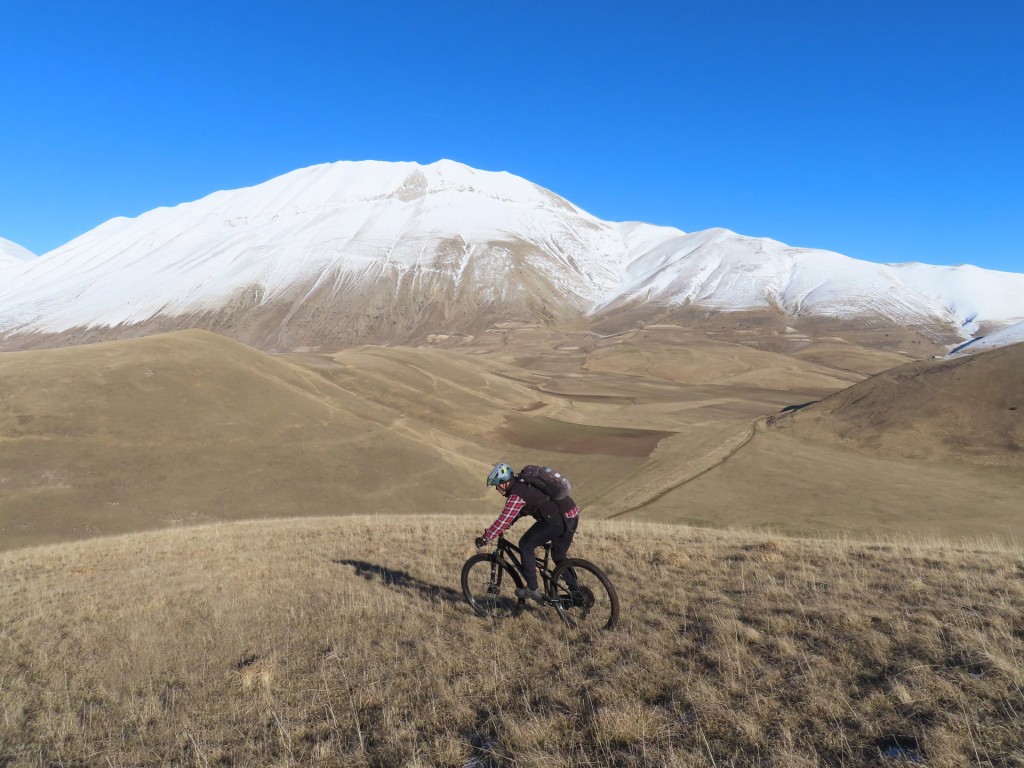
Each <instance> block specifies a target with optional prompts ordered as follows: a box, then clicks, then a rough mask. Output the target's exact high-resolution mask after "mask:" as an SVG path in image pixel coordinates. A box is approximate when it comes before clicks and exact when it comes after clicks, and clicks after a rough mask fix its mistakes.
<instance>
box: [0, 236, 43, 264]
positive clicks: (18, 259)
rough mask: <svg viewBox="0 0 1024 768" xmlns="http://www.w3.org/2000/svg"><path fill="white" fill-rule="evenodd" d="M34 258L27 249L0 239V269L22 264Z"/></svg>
mask: <svg viewBox="0 0 1024 768" xmlns="http://www.w3.org/2000/svg"><path fill="white" fill-rule="evenodd" d="M35 257H36V255H35V254H34V253H32V251H30V250H29V249H28V248H23V247H22V246H20V245H18V244H17V243H15V242H12V241H10V240H5V239H4V238H2V237H0V269H3V268H4V267H8V266H16V265H18V264H23V263H25V262H26V261H29V260H30V259H34V258H35Z"/></svg>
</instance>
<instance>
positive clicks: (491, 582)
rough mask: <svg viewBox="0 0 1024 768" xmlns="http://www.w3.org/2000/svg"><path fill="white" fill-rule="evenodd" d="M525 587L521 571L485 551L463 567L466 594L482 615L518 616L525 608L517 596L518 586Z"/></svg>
mask: <svg viewBox="0 0 1024 768" xmlns="http://www.w3.org/2000/svg"><path fill="white" fill-rule="evenodd" d="M521 586H522V580H521V579H520V578H519V574H518V573H516V572H515V571H514V570H513V569H512V567H511V566H509V564H508V563H506V562H504V561H502V560H499V559H497V558H496V557H495V556H494V555H491V554H487V553H484V552H481V553H480V554H478V555H473V556H472V557H471V558H469V560H467V561H466V564H465V565H464V566H462V595H463V597H465V598H466V602H467V603H469V604H470V606H471V607H472V608H473V610H474V611H476V613H477V615H478V616H484V617H485V618H492V619H502V618H508V617H510V616H515V615H516V614H517V613H519V612H520V611H521V610H522V608H523V606H522V603H521V602H520V600H519V598H518V597H516V587H521Z"/></svg>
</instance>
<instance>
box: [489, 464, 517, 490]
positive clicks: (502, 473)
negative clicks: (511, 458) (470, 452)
mask: <svg viewBox="0 0 1024 768" xmlns="http://www.w3.org/2000/svg"><path fill="white" fill-rule="evenodd" d="M514 475H515V472H513V471H512V467H510V466H509V465H508V464H495V465H494V468H493V469H492V470H491V471H490V472H488V473H487V484H488V485H495V486H497V485H501V484H502V483H507V482H509V481H510V480H511V479H512V477H513V476H514Z"/></svg>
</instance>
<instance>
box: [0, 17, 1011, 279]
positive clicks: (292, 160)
mask: <svg viewBox="0 0 1024 768" xmlns="http://www.w3.org/2000/svg"><path fill="white" fill-rule="evenodd" d="M1022 50H1024V3H1020V2H999V1H996V2H984V3H967V2H963V1H962V0H961V1H958V2H945V1H944V0H930V1H928V2H924V1H922V2H918V1H917V0H909V1H901V0H895V1H894V0H889V1H888V2H884V3H883V2H874V1H873V0H866V1H864V2H857V3H852V2H846V1H842V2H840V1H839V0H816V1H815V2H810V1H808V2H764V1H763V0H761V1H760V2H746V1H744V2H729V1H728V0H702V1H701V2H690V3H687V2H643V0H640V1H639V2H634V3H630V4H627V3H619V2H615V3H611V2H573V1H568V0H563V1H562V2H555V3H552V2H534V1H533V0H519V1H518V2H509V3H487V2H484V3H481V2H475V3H469V2H432V3H426V2H396V1H388V0H381V1H378V2H372V3H365V4H359V5H352V4H348V3H344V2H337V0H334V1H333V2H319V1H317V0H292V2H288V3H284V2H280V3H276V2H259V1H258V0H250V1H249V2H234V0H227V1H225V2H209V0H206V1H205V2H193V1H192V0H178V1H176V2H166V1H165V2H155V1H154V2H138V0H133V2H107V1H105V0H96V2H92V3H86V2H78V1H77V0H76V2H46V0H5V2H4V4H3V6H2V8H0V237H5V238H7V239H9V240H13V241H15V242H17V243H20V244H21V245H23V246H25V247H27V248H29V249H30V250H33V251H35V252H37V253H43V252H45V251H48V250H50V249H52V248H55V247H57V246H59V245H61V244H63V243H64V242H66V241H68V240H70V239H71V238H73V237H75V236H77V235H79V234H81V233H83V232H85V231H87V230H89V229H91V228H93V227H94V226H96V225H98V224H100V223H101V222H103V221H105V220H107V219H109V218H112V217H114V216H136V215H138V214H140V213H143V212H145V211H147V210H149V209H151V208H154V207H157V206H160V205H175V204H177V203H181V202H185V201H188V200H194V199H197V198H199V197H202V196H204V195H206V194H209V193H210V192H213V191H215V190H218V189H231V188H236V187H243V186H249V185H252V184H258V183H260V182H262V181H266V180H267V179H270V178H272V177H274V176H277V175H279V174H281V173H285V172H288V171H291V170H294V169H296V168H300V167H304V166H308V165H313V164H315V163H321V162H329V161H335V160H364V159H374V160H415V161H418V162H422V163H428V162H433V161H434V160H437V159H440V158H450V159H453V160H457V161H459V162H463V163H466V164H468V165H472V166H474V167H477V168H481V169H485V170H505V171H509V172H511V173H515V174H517V175H519V176H523V177H525V178H527V179H530V180H531V181H533V182H536V183H538V184H540V185H542V186H544V187H547V188H549V189H551V190H553V191H555V192H557V193H558V194H561V195H562V196H564V197H566V198H568V199H569V200H571V201H572V202H574V203H575V204H577V205H579V206H580V207H582V208H584V209H586V210H588V211H590V212H591V213H593V214H594V215H596V216H599V217H601V218H604V219H608V220H615V221H621V220H643V221H648V222H652V223H655V224H666V225H672V226H677V227H680V228H681V229H684V230H687V231H692V230H698V229H704V228H707V227H716V226H720V227H727V228H729V229H732V230H735V231H737V232H741V233H743V234H747V235H756V236H766V237H773V238H776V239H778V240H782V241H784V242H787V243H790V244H791V245H798V246H807V247H816V248H828V249H832V250H836V251H840V252H841V253H845V254H847V255H849V256H853V257H855V258H861V259H868V260H872V261H881V262H901V261H922V262H926V263H931V264H960V263H970V264H977V265H979V266H984V267H988V268H992V269H1002V270H1008V271H1014V272H1024V246H1022V242H1024V138H1022V135H1024V129H1022V126H1024V98H1022V94H1024V53H1022Z"/></svg>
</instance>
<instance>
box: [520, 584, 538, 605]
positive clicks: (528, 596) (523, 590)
mask: <svg viewBox="0 0 1024 768" xmlns="http://www.w3.org/2000/svg"><path fill="white" fill-rule="evenodd" d="M516 597H518V598H519V599H520V600H536V601H537V602H538V603H539V602H541V600H543V599H544V593H543V592H541V591H540V590H539V589H530V588H529V587H519V589H517V590H516Z"/></svg>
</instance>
